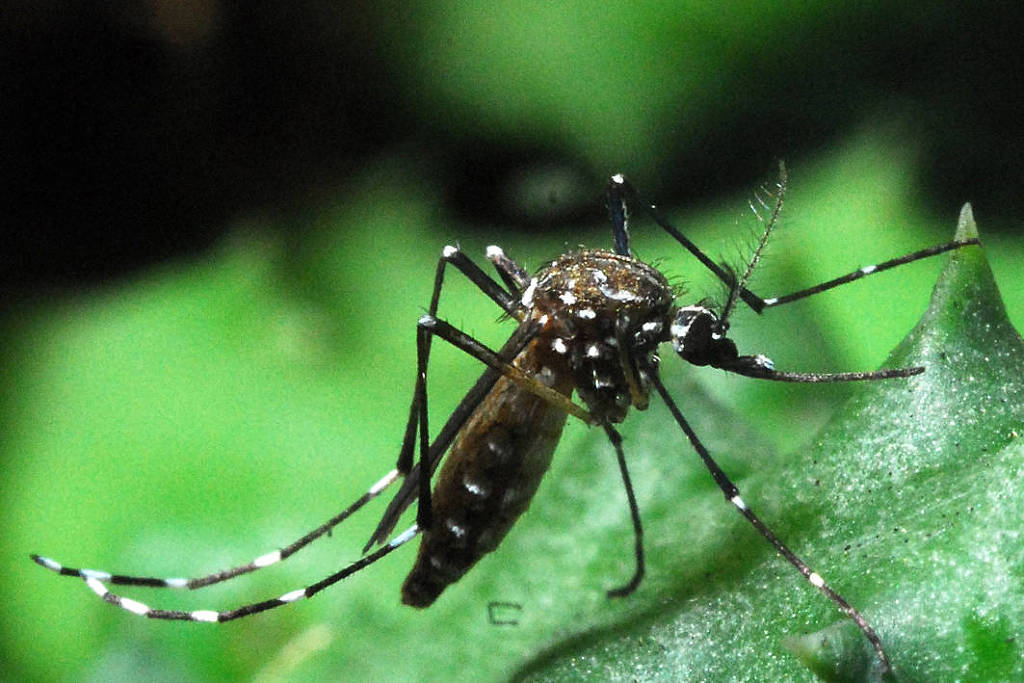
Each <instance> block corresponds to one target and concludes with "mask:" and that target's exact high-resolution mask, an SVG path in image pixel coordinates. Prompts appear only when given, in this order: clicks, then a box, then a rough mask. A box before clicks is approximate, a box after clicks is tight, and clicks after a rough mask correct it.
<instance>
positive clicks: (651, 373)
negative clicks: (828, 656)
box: [646, 367, 892, 676]
mask: <svg viewBox="0 0 1024 683" xmlns="http://www.w3.org/2000/svg"><path fill="white" fill-rule="evenodd" d="M646 370H647V373H648V377H649V378H650V381H651V383H652V384H653V385H654V388H655V389H656V390H657V392H658V394H659V395H660V396H661V398H662V400H663V401H664V402H665V405H666V406H668V409H669V412H671V413H672V417H673V418H674V419H675V421H676V424H678V425H679V427H680V429H682V430H683V432H684V433H685V434H686V438H687V439H689V441H690V445H691V446H693V449H694V450H695V451H697V455H699V456H700V459H701V460H702V461H703V463H704V466H705V467H706V468H707V470H708V472H710V473H711V477H712V478H713V479H714V480H715V483H716V484H718V488H719V489H721V491H722V493H723V494H725V498H726V500H728V501H729V502H730V503H732V504H733V506H734V507H735V508H736V509H737V510H738V511H739V512H740V514H741V515H743V516H744V517H746V519H747V521H748V522H750V524H751V525H752V526H753V527H754V528H755V529H756V530H757V532H758V533H759V534H761V536H762V537H763V538H764V539H765V540H767V541H768V542H769V543H771V544H772V546H773V547H774V548H775V550H776V551H777V552H778V553H779V554H780V555H782V556H783V557H784V558H785V559H786V561H787V562H789V563H790V564H791V565H793V566H794V567H795V568H796V569H797V571H799V572H800V573H801V574H802V575H803V576H804V578H805V579H807V580H808V581H809V582H810V584H811V585H812V586H814V587H815V588H817V589H818V590H819V591H820V592H821V593H822V594H823V595H824V596H825V597H827V598H828V599H829V600H831V601H832V602H833V603H834V604H835V605H836V607H838V608H839V611H840V612H842V613H843V614H845V615H846V616H847V617H849V618H850V619H851V620H852V621H853V622H854V623H855V624H857V627H858V628H859V629H860V630H861V632H862V633H863V634H864V636H865V637H866V638H867V639H868V642H869V643H871V647H872V648H873V649H874V650H875V655H876V656H877V657H878V661H879V663H880V665H881V670H882V675H883V676H885V675H887V674H889V673H890V672H891V671H892V665H891V664H890V663H889V656H888V655H887V654H886V653H885V649H884V648H883V647H882V640H881V638H879V637H878V634H877V633H876V632H875V629H874V628H872V627H871V625H870V624H869V623H868V622H867V620H866V619H865V618H864V616H863V615H862V614H861V613H860V612H859V611H858V610H857V609H856V608H855V607H853V605H851V604H850V603H849V602H848V601H847V600H846V599H845V598H844V597H843V596H841V595H840V594H839V593H837V592H836V591H835V590H833V589H832V587H831V586H829V585H828V584H827V583H826V582H825V579H823V578H822V576H821V574H819V573H817V572H815V571H813V570H812V569H811V568H810V567H809V566H808V565H807V563H806V562H804V561H803V560H802V559H800V557H798V556H797V555H796V554H795V553H794V552H793V551H792V550H790V549H789V547H788V546H787V545H786V544H785V543H783V542H782V541H781V540H780V539H779V537H778V536H776V535H775V533H774V532H773V531H772V530H771V529H769V528H768V526H767V525H766V524H765V523H764V522H763V521H761V518H760V517H758V516H757V515H755V514H754V512H753V511H752V510H751V509H750V508H749V507H748V506H747V504H746V503H745V502H744V501H743V498H741V497H740V490H739V488H737V486H736V484H734V483H733V482H732V480H731V479H729V477H728V475H726V474H725V472H724V471H722V468H721V467H719V466H718V463H716V462H715V460H714V458H712V457H711V454H710V453H708V450H707V449H706V448H705V447H704V444H703V443H701V441H700V439H699V438H697V434H696V433H695V432H694V431H693V429H692V428H691V427H690V424H689V423H688V422H687V421H686V418H684V417H683V414H682V413H681V412H680V411H679V408H678V406H676V403H675V401H673V400H672V397H671V396H670V395H669V393H668V391H667V390H666V389H665V385H664V384H662V382H661V378H660V377H658V374H657V372H656V370H655V369H654V368H652V367H648V368H646Z"/></svg>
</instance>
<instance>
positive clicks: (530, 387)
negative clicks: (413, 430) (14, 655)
mask: <svg viewBox="0 0 1024 683" xmlns="http://www.w3.org/2000/svg"><path fill="white" fill-rule="evenodd" d="M523 325H528V323H523ZM434 336H437V337H440V338H441V339H443V340H445V341H446V342H448V343H449V344H451V345H452V346H454V347H455V348H457V349H459V350H460V351H463V352H465V353H467V354H469V355H470V356H472V357H474V358H476V359H477V360H479V361H480V362H481V363H483V364H484V365H486V366H487V367H488V368H490V369H491V370H496V371H498V372H499V373H500V374H501V375H503V376H505V377H507V378H509V379H510V380H512V381H513V382H515V383H516V384H517V385H519V386H520V387H522V388H523V389H524V390H525V391H528V392H530V393H532V394H534V395H535V396H537V397H539V398H541V399H543V400H545V401H547V402H549V403H551V404H552V405H555V406H557V407H559V408H561V409H562V410H564V411H565V412H567V413H569V414H570V415H573V416H575V417H577V418H579V419H580V420H582V421H584V422H586V423H587V424H593V423H594V419H593V417H591V415H590V413H589V412H588V411H587V410H585V409H584V408H582V407H580V406H578V405H576V404H575V403H573V402H572V400H571V399H570V398H569V397H567V396H565V395H563V394H560V393H559V392H557V391H555V390H554V389H552V388H551V387H549V386H547V385H546V384H544V383H543V382H541V381H540V380H538V379H537V378H536V377H532V376H530V375H527V374H526V373H524V372H523V371H522V370H520V369H519V368H517V367H516V366H514V365H512V364H511V362H510V360H511V359H508V360H506V359H505V358H503V357H502V356H501V355H500V354H499V353H497V352H495V351H493V350H491V349H489V348H488V347H487V346H486V345H484V344H482V343H481V342H479V341H477V340H476V339H474V338H473V337H471V336H469V335H468V334H466V333H465V332H462V331H461V330H459V329H457V328H455V327H453V326H452V325H450V324H449V323H448V322H446V321H444V320H441V319H440V318H436V317H433V316H430V315H424V316H422V317H420V320H419V322H418V324H417V337H416V348H417V376H416V395H415V397H414V399H413V405H415V406H417V408H418V422H419V434H420V468H419V469H420V478H419V487H420V488H419V505H418V507H417V513H416V521H417V523H418V524H419V526H420V528H421V529H429V528H430V522H431V505H430V496H431V492H430V477H429V476H423V473H424V472H425V471H426V470H427V468H428V467H429V466H430V465H431V463H430V462H429V450H430V449H429V446H428V438H429V437H428V429H427V361H428V358H429V354H430V339H431V338H432V337H434Z"/></svg>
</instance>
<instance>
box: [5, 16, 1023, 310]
mask: <svg viewBox="0 0 1024 683" xmlns="http://www.w3.org/2000/svg"><path fill="white" fill-rule="evenodd" d="M430 7H431V6H430V5H429V4H427V3H424V4H417V3H410V4H404V5H403V4H397V3H395V4H391V3H377V2H373V3H369V2H346V3H343V4H338V5H337V6H335V5H332V4H330V3H324V2H296V3H273V2H269V3H232V2H219V1H217V0H190V1H189V2H181V3H177V2H164V1H162V0H149V1H148V2H143V3H127V2H120V3H118V2H115V3H88V2H86V3H79V2H63V3H62V2H51V3H13V4H7V5H6V6H5V9H2V10H0V21H2V24H3V28H2V29H0V30H2V35H3V39H2V41H0V42H2V45H3V47H0V54H2V64H3V67H2V70H0V92H2V93H3V97H2V102H0V112H2V115H0V121H2V122H3V126H2V128H3V132H2V139H3V147H4V149H3V151H2V162H0V163H2V170H0V174H2V175H0V187H2V188H3V189H2V192H3V195H0V196H3V197H4V201H3V206H4V207H5V208H6V210H5V212H4V213H5V215H4V219H3V226H4V227H3V241H4V244H5V248H4V257H3V258H2V260H0V284H2V285H3V286H4V287H5V289H7V290H8V291H13V292H17V293H26V292H32V291H38V290H40V289H43V290H45V289H47V288H50V287H54V286H56V287H74V286H76V285H80V284H83V283H89V282H96V281H101V280H104V279H106V278H111V277H117V276H119V275H123V274H124V273H127V272H131V271H133V270H135V269H138V268H140V267H143V266H145V265H149V264H153V263H156V262H160V261H162V260H165V259H168V258H171V257H173V256H175V255H180V254H183V253H188V252H193V251H197V250H203V249H204V248H207V247H209V246H210V245H211V244H213V243H214V242H215V241H216V240H217V238H218V236H219V235H221V234H223V232H224V231H225V229H226V226H227V225H228V224H229V222H230V220H231V219H232V218H234V217H236V216H238V215H240V214H246V213H251V212H253V211H269V212H272V213H280V212H289V211H292V210H294V209H295V207H296V206H302V205H304V204H307V203H308V202H310V201H313V198H315V197H322V196H324V195H328V194H329V193H331V191H332V188H335V187H339V186H343V185H344V184H345V182H346V177H347V176H348V175H349V174H351V173H353V172H354V171H356V170H357V169H359V168H360V166H361V165H363V164H365V163H366V162H367V160H369V159H374V158H377V157H379V156H380V155H381V154H383V153H387V152H386V151H387V150H392V151H393V150H395V149H397V148H401V149H404V150H406V151H408V152H410V153H411V154H413V155H414V156H415V157H416V158H417V159H418V162H419V163H420V164H422V166H423V167H424V169H426V173H427V175H429V176H430V177H431V179H432V181H433V185H432V191H434V192H437V193H439V198H440V199H441V200H442V201H443V203H444V206H445V207H446V210H447V211H449V212H450V213H451V214H452V215H455V216H459V217H462V218H464V219H466V220H467V221H468V222H469V223H478V224H481V225H487V224H490V223H493V222H494V221H495V220H498V221H500V222H502V223H508V224H515V225H521V226H528V225H531V224H533V225H540V226H542V227H543V226H549V225H556V224H557V225H564V224H565V223H566V222H567V221H569V220H571V219H574V218H580V216H581V215H586V217H587V218H588V219H592V218H593V217H594V216H595V215H599V211H600V205H599V202H595V201H593V199H594V198H595V197H596V196H598V195H597V193H596V192H594V191H593V190H592V189H591V188H594V187H598V188H599V187H600V184H601V179H602V178H603V177H604V176H605V175H606V174H607V173H608V172H609V167H608V165H614V163H615V162H614V161H613V160H612V159H609V158H605V155H602V154H601V153H598V152H595V151H594V150H593V149H592V148H591V149H588V148H587V147H586V146H581V145H578V144H574V143H573V141H572V140H571V139H569V138H568V137H566V136H560V135H559V133H560V128H559V125H558V123H557V121H554V122H553V121H552V119H553V118H554V117H556V116H557V115H558V113H557V111H556V112H548V113H546V114H545V113H543V112H541V113H540V114H537V113H535V112H527V113H526V114H524V115H521V116H520V117H519V119H518V120H514V121H502V120H500V118H498V117H494V116H491V115H489V114H487V113H486V112H485V113H484V114H483V115H480V114H479V113H474V112H473V111H465V109H466V108H467V107H472V106H473V105H474V103H473V101H472V97H481V96H482V97H486V96H487V93H488V92H489V86H488V84H485V87H483V88H481V90H482V92H483V95H472V94H471V95H468V96H466V97H462V96H461V95H460V94H459V93H458V92H454V93H453V91H454V90H457V89H459V88H473V87H474V81H473V78H474V77H475V76H474V75H473V74H467V73H466V71H468V70H470V69H479V72H480V76H479V77H480V78H484V79H486V78H488V69H489V65H488V64H487V62H486V60H487V59H488V58H494V59H495V60H496V61H497V62H499V63H498V69H497V70H496V71H494V72H493V73H492V75H491V76H490V78H493V79H502V78H505V77H506V76H507V73H503V72H502V71H501V67H502V64H501V63H500V62H501V61H502V60H505V59H507V58H506V57H504V56H502V55H500V54H497V56H495V54H493V53H492V54H491V55H489V54H488V53H487V52H486V51H483V52H480V53H470V54H467V55H466V56H465V60H466V61H465V62H454V61H453V63H450V64H445V63H443V60H445V58H446V56H449V55H450V53H451V46H443V45H437V44H436V42H435V43H434V44H432V43H431V41H432V40H434V41H436V40H438V39H446V40H451V39H452V38H453V36H445V31H452V30H458V28H459V27H458V21H459V17H458V16H457V12H454V11H452V12H451V14H452V15H455V18H454V19H452V18H451V17H446V16H445V12H446V9H445V7H446V6H445V5H444V4H439V5H433V9H431V8H430ZM537 9H538V8H534V11H537ZM573 11H574V10H573V9H572V8H571V7H567V8H566V10H565V12H564V14H565V15H567V18H566V19H565V20H566V21H569V22H572V13H573ZM520 12H521V13H522V15H521V16H517V15H519V14H520ZM530 12H531V10H530V8H528V7H523V8H521V9H519V10H517V9H514V8H509V9H508V10H506V11H495V13H494V14H495V16H494V17H493V23H494V24H495V25H485V26H479V27H472V26H462V27H461V29H462V30H466V31H469V32H473V31H478V32H480V33H481V35H480V36H479V37H478V38H477V39H478V40H480V41H481V42H483V41H486V40H488V39H490V38H494V37H498V36H500V35H501V34H502V33H503V32H506V31H509V32H511V31H515V30H517V27H518V26H519V25H520V24H523V25H529V24H530V22H531V17H530V16H529V13H530ZM635 14H636V15H638V16H639V17H640V20H639V21H640V24H641V27H640V29H638V30H640V31H646V32H648V35H650V36H651V41H652V42H653V43H654V45H653V47H654V48H656V49H655V50H653V51H652V52H651V53H650V54H645V53H644V52H643V50H644V48H645V47H652V46H646V45H643V44H637V42H636V35H635V34H633V33H631V32H626V31H623V32H622V33H621V35H617V34H616V31H615V30H614V28H612V29H611V30H609V29H608V28H607V27H604V28H602V27H601V26H597V27H596V30H594V34H593V35H592V36H589V35H587V34H586V33H585V32H584V33H581V34H576V35H567V36H566V37H565V40H566V41H567V45H568V48H567V51H568V54H567V57H566V61H565V62H564V63H562V64H552V63H550V59H551V55H552V54H557V50H543V49H538V50H537V55H536V58H537V60H538V62H548V63H538V64H537V67H538V68H539V70H541V71H545V72H546V71H549V70H559V69H562V70H564V72H565V75H564V78H565V80H566V81H567V82H569V83H571V82H572V81H573V80H574V79H573V76H572V73H573V72H574V71H577V70H579V71H580V75H579V78H580V79H586V78H589V77H590V75H589V74H590V73H591V69H590V68H589V67H587V66H586V65H581V64H580V63H579V62H578V61H577V60H579V59H580V58H581V57H585V56H586V54H587V53H586V50H587V49H593V50H595V51H596V52H598V53H599V54H600V56H601V59H603V60H609V61H611V63H610V64H606V65H603V66H602V67H601V68H604V69H611V70H616V69H617V70H618V71H619V73H614V74H612V75H611V76H609V77H608V78H607V79H606V83H602V84H599V85H600V86H602V87H603V88H604V90H603V91H601V92H599V93H597V94H598V95H600V96H603V98H605V99H601V100H598V99H597V97H595V101H594V102H593V106H594V107H595V108H599V109H600V108H606V107H607V106H608V104H607V101H606V100H615V99H621V100H623V107H624V109H626V110H627V112H628V109H629V107H635V108H637V109H643V108H645V107H647V106H648V103H647V102H646V101H645V100H657V103H658V107H659V111H660V112H661V113H660V116H661V120H662V121H664V122H665V123H664V124H660V123H658V124H656V125H653V126H651V127H650V129H647V130H642V132H643V134H644V135H646V136H649V137H650V136H656V137H657V145H656V149H653V150H651V149H648V148H645V146H644V145H643V144H641V145H638V146H636V147H634V148H633V149H628V148H626V149H622V150H621V154H620V163H629V162H636V167H632V166H631V167H630V168H625V169H623V170H627V171H629V172H631V173H632V174H633V175H634V176H638V177H640V178H642V180H643V186H644V189H645V190H646V191H647V192H648V194H649V195H651V196H655V197H658V198H659V199H660V201H661V202H662V203H666V204H672V205H683V204H686V203H688V202H694V201H697V200H699V201H708V200H713V199H714V197H716V196H722V195H729V194H732V193H734V192H736V191H737V190H738V189H743V188H749V187H751V186H753V185H755V184H756V183H757V182H759V181H760V180H761V179H762V178H763V177H764V175H765V174H766V172H768V170H769V169H771V167H772V166H773V163H774V158H776V157H779V156H784V157H785V158H786V159H787V160H789V161H790V162H791V163H793V162H795V161H797V160H799V159H800V158H801V157H802V156H804V155H813V154H815V153H817V151H818V150H822V149H827V148H828V147H829V146H830V145H834V144H836V142H837V140H841V139H843V138H844V137H845V136H847V135H849V134H850V133H851V131H854V130H856V129H858V128H860V127H863V126H864V125H865V122H867V121H874V122H879V121H884V122H885V125H898V126H899V127H900V132H899V135H900V136H901V137H903V138H904V140H903V142H904V143H905V144H906V146H907V147H912V148H913V149H914V150H915V154H916V158H915V173H916V175H917V178H916V188H917V191H918V192H919V194H920V201H921V202H922V203H923V205H924V206H926V207H928V208H929V209H930V210H932V211H935V212H942V213H944V214H948V213H949V212H951V211H952V210H955V208H956V206H958V204H959V203H961V202H962V201H963V200H965V199H970V200H971V201H973V202H974V204H975V207H976V208H977V209H978V210H980V211H982V212H983V215H984V216H985V220H986V222H987V223H989V224H990V225H991V226H992V228H993V229H998V228H1002V227H1003V226H1009V225H1014V224H1016V223H1017V220H1018V218H1019V216H1021V215H1022V213H1024V199H1022V193H1021V192H1020V182H1019V181H1020V179H1021V178H1024V154H1021V153H1020V148H1019V145H1018V144H1017V143H1018V141H1020V140H1022V139H1024V116H1022V115H1021V112H1022V107H1021V104H1022V98H1024V84H1022V83H1021V74H1022V73H1024V50H1022V49H1021V42H1020V36H1021V35H1024V21H1022V19H1021V17H1022V12H1021V11H1020V10H1019V9H1018V8H1017V7H1016V6H1015V5H1013V4H1011V3H983V4H977V5H975V4H969V5H968V4H962V3H899V4H898V5H894V4H892V3H858V4H857V6H856V8H854V6H852V5H851V6H847V7H838V8H836V7H830V6H829V7H826V6H825V5H822V6H820V7H814V6H806V7H804V9H803V10H802V13H796V12H795V11H786V12H783V11H782V10H779V11H771V10H753V9H739V8H737V9H733V10H727V11H723V17H722V19H721V24H722V25H721V26H712V27H711V29H713V30H709V27H708V26H707V25H706V23H704V24H702V23H701V22H700V21H690V20H688V18H687V14H686V11H685V10H683V9H681V10H680V11H678V12H671V11H664V10H661V11H660V13H659V12H658V11H650V10H648V9H645V8H643V7H640V8H637V9H636V10H635ZM644 14H647V15H650V16H649V18H648V19H647V20H648V21H649V24H648V25H646V26H645V25H644V24H643V21H644V20H645V18H644V16H643V15H644ZM478 18H479V19H484V18H486V13H483V12H481V13H479V17H478ZM588 21H589V20H585V19H583V18H581V19H580V22H579V23H580V24H582V25H586V24H588ZM596 21H597V20H595V23H596ZM608 21H609V23H613V22H614V18H609V19H608ZM730 22H732V24H731V25H730ZM588 28H595V27H589V26H588ZM673 32H675V35H672V33H673ZM470 40H472V37H470ZM543 40H551V36H547V37H545V38H543ZM572 41H578V44H573V42H572ZM530 47H531V45H530V44H529V43H528V42H526V43H523V44H520V46H519V47H517V46H516V45H511V46H508V47H507V48H506V49H509V50H516V49H522V50H527V49H529V48H530ZM581 49H582V50H583V51H582V52H580V51H578V50H581ZM501 50H502V47H501V46H497V45H496V46H495V53H500V51H501ZM619 52H621V54H622V55H625V56H628V55H630V54H631V53H632V54H633V55H634V56H635V57H637V56H639V57H642V58H635V59H626V58H624V59H622V60H621V64H619V65H618V66H617V65H616V64H615V63H614V58H615V56H616V54H617V53H619ZM694 53H696V54H697V58H694ZM521 59H522V61H523V62H524V63H526V64H529V62H530V56H529V55H528V54H525V55H522V57H521ZM655 60H665V61H666V62H667V63H669V64H673V63H674V64H675V65H676V66H672V67H669V68H668V69H664V68H663V67H661V66H659V67H658V69H657V70H658V71H662V70H664V71H666V73H667V74H672V73H673V71H674V69H678V71H675V75H676V77H675V78H669V79H667V80H658V76H659V74H656V75H655V76H654V78H653V79H652V77H651V76H650V75H648V74H646V73H645V71H644V70H645V69H651V68H652V67H651V62H653V61H655ZM438 61H440V62H441V63H437V62H438ZM467 62H468V63H467ZM473 62H477V63H473ZM424 64H426V65H427V66H424ZM697 69H699V70H700V72H699V73H695V72H694V71H693V70H697ZM425 76H427V77H430V78H433V79H436V80H435V82H431V81H430V80H421V79H423V78H424V77H425ZM617 83H623V84H641V85H644V86H650V87H651V88H652V91H651V92H637V90H636V89H635V88H634V87H623V88H622V92H621V93H617V92H615V84H617ZM477 85H479V84H477ZM435 86H436V89H435V91H434V92H431V89H432V88H435ZM556 87H558V84H553V83H548V84H544V83H543V82H541V83H540V85H538V88H537V92H534V93H533V94H535V95H536V96H537V98H538V100H539V101H541V102H543V101H544V99H545V98H546V97H550V96H554V97H557V96H558V93H557V92H556V93H555V94H554V95H551V94H550V93H548V92H545V91H544V89H545V88H556ZM523 93H525V94H526V95H529V94H530V93H529V79H528V78H524V79H523V82H522V83H516V84H512V85H511V86H510V95H511V96H513V97H517V98H518V97H523V96H524V95H523ZM586 94H587V93H586V89H585V88H584V89H581V92H580V93H572V94H568V95H566V97H567V98H568V99H569V100H570V103H569V105H570V106H580V107H586V106H587V101H586ZM573 98H575V99H573ZM467 102H468V103H469V104H467ZM492 105H497V106H499V107H500V106H503V105H500V104H499V103H498V102H497V101H495V102H493V103H492ZM542 106H543V105H542ZM578 114H579V115H581V116H582V115H584V114H585V112H584V111H580V112H578ZM626 115H627V116H628V114H626ZM596 119H597V125H598V126H600V125H602V123H604V122H606V123H607V126H608V130H607V131H605V132H604V133H603V134H605V135H607V137H608V139H609V141H611V140H615V139H617V136H619V135H620V134H622V132H623V131H621V130H616V128H617V127H618V124H617V123H616V120H615V117H614V116H606V117H601V116H600V115H597V116H596ZM588 132H591V131H588ZM601 134H602V132H601V131H600V130H599V129H598V130H597V132H596V135H601ZM606 164H607V165H606ZM552 168H554V169H556V170H559V171H564V172H565V173H564V174H560V175H559V176H558V177H560V178H568V179H569V180H568V182H569V184H570V185H571V186H572V187H571V191H569V190H567V191H566V195H567V197H568V198H567V199H566V204H565V205H559V206H555V207H551V206H548V207H545V208H544V210H543V211H541V212H540V213H537V212H533V211H530V210H527V209H524V208H523V207H522V206H517V205H515V204H514V203H510V202H504V201H503V200H502V198H503V197H505V196H507V195H508V194H509V193H510V192H514V191H515V186H516V184H517V183H522V182H523V178H525V177H530V176H531V174H533V175H534V176H535V177H541V178H543V177H544V176H543V175H540V176H538V175H537V174H542V173H543V171H544V170H545V169H547V170H550V169H552ZM612 170H617V168H612ZM510 188H511V189H510ZM595 207H596V208H595Z"/></svg>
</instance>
